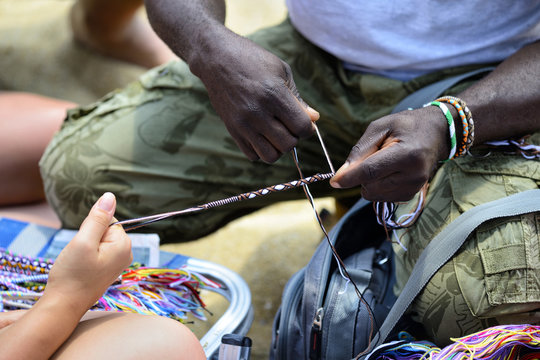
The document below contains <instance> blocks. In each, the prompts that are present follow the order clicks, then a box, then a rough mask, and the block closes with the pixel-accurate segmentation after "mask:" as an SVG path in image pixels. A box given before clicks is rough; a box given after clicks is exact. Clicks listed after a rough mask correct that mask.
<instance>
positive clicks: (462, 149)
mask: <svg viewBox="0 0 540 360" xmlns="http://www.w3.org/2000/svg"><path fill="white" fill-rule="evenodd" d="M436 101H439V102H445V103H448V104H450V105H452V106H453V107H454V108H455V109H456V111H457V113H458V115H459V118H460V119H461V142H460V144H459V146H458V148H457V152H456V156H455V157H459V156H462V155H465V154H466V153H467V139H468V137H469V122H468V121H467V116H466V115H465V111H464V110H463V107H462V106H461V104H460V103H459V102H457V101H456V100H454V99H453V98H447V97H442V98H438V99H437V100H436Z"/></svg>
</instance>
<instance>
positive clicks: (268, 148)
mask: <svg viewBox="0 0 540 360" xmlns="http://www.w3.org/2000/svg"><path fill="white" fill-rule="evenodd" d="M251 146H253V149H254V150H255V151H256V152H257V155H258V156H259V158H260V159H261V160H262V161H264V162H266V163H270V164H271V163H273V162H275V161H276V160H277V159H279V157H280V155H281V154H280V152H279V151H278V150H277V149H276V148H274V146H273V145H272V144H271V143H270V142H269V141H268V139H266V137H264V136H263V135H260V134H258V135H257V136H255V138H254V139H253V142H252V143H251Z"/></svg>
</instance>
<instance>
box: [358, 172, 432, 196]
mask: <svg viewBox="0 0 540 360" xmlns="http://www.w3.org/2000/svg"><path fill="white" fill-rule="evenodd" d="M424 184H425V181H423V180H422V178H421V177H418V176H416V177H413V178H411V177H410V175H409V174H404V173H395V174H392V175H390V176H387V177H385V178H383V179H381V180H380V181H376V182H373V183H371V184H366V185H362V193H363V195H365V196H366V197H365V199H366V200H370V201H392V202H399V201H408V200H410V199H412V198H413V196H414V195H415V194H416V193H417V192H418V191H419V190H420V188H421V187H422V186H423V185H424Z"/></svg>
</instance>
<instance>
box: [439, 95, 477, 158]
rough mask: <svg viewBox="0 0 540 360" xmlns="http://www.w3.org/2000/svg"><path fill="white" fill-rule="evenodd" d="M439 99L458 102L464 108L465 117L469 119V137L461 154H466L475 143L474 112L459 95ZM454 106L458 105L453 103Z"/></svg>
mask: <svg viewBox="0 0 540 360" xmlns="http://www.w3.org/2000/svg"><path fill="white" fill-rule="evenodd" d="M437 101H446V102H449V103H450V101H454V102H456V103H457V104H459V106H460V107H461V108H462V109H463V112H464V114H465V117H466V119H467V127H468V136H467V139H466V140H465V141H464V144H465V148H464V151H463V153H461V151H460V155H462V154H463V155H464V154H466V153H467V152H468V151H469V149H470V148H471V146H472V145H473V142H474V121H473V118H472V113H471V111H470V110H469V107H468V106H467V104H466V103H465V101H463V100H462V99H460V98H458V97H455V96H442V97H440V98H439V99H437ZM452 105H453V104H452ZM453 106H454V107H456V106H455V105H453ZM456 110H457V107H456ZM458 112H459V110H458Z"/></svg>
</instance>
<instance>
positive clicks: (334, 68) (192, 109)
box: [40, 21, 540, 335]
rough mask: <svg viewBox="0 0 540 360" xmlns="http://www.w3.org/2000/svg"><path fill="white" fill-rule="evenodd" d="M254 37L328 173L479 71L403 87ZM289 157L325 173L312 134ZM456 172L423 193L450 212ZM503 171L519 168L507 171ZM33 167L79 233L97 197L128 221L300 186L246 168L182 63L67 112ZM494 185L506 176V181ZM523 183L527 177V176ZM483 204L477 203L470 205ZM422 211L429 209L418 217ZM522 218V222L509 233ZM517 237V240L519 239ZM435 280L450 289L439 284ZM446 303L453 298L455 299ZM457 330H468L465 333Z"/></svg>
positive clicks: (287, 35)
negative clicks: (307, 122) (419, 97)
mask: <svg viewBox="0 0 540 360" xmlns="http://www.w3.org/2000/svg"><path fill="white" fill-rule="evenodd" d="M250 38H251V39H252V40H253V41H255V42H256V43H258V44H259V45H261V46H262V47H264V48H266V49H268V50H269V51H271V52H273V53H274V54H276V55H277V56H278V57H280V58H281V59H283V60H284V61H285V62H287V63H288V64H289V65H290V66H291V69H292V71H293V75H294V79H295V82H296V85H297V88H298V90H299V93H300V94H301V96H302V98H303V99H304V100H305V101H306V102H307V103H308V104H309V105H311V106H312V107H313V108H314V109H316V110H317V111H319V113H320V114H321V117H320V120H319V121H318V126H319V129H320V131H321V133H322V136H323V138H324V139H325V143H326V146H327V148H328V150H329V153H330V155H331V157H332V161H333V163H334V165H336V166H339V165H341V164H342V163H343V162H344V160H345V159H346V157H347V155H348V153H349V151H350V149H351V147H352V146H353V145H354V144H355V143H356V141H357V140H358V138H360V136H361V135H362V133H363V132H364V130H365V129H366V127H367V126H368V124H369V123H370V122H371V121H373V120H375V119H377V118H379V117H381V116H384V115H386V114H388V113H390V111H391V110H392V109H393V107H394V106H395V105H396V104H397V103H398V102H399V101H400V100H401V99H402V98H404V97H405V96H407V95H408V94H410V93H413V92H415V91H416V90H418V89H420V88H422V87H424V86H426V85H429V84H431V83H433V82H435V81H437V80H441V79H444V78H446V77H450V76H453V75H457V74H460V73H463V72H466V71H470V70H472V69H474V68H477V67H480V66H476V67H460V68H453V69H447V70H444V71H440V72H437V73H433V74H428V75H425V76H422V77H419V78H417V79H414V80H411V81H408V82H401V81H398V80H392V79H387V78H383V77H379V76H375V75H369V74H359V73H352V72H348V71H346V70H345V69H344V68H343V67H342V66H341V63H340V62H339V61H337V60H336V59H335V58H333V57H332V56H330V55H328V54H327V53H325V52H323V51H321V50H320V49H318V48H317V47H315V46H313V45H312V44H310V43H309V42H307V41H306V40H305V39H304V38H303V37H302V36H301V35H300V34H299V33H297V32H296V31H295V30H294V29H293V28H292V26H291V24H290V23H289V22H288V21H285V22H284V23H282V24H280V25H278V26H275V27H272V28H268V29H264V30H261V31H259V32H257V33H255V34H253V35H252V36H251V37H250ZM473 81H474V80H469V81H464V82H462V83H460V84H458V85H456V86H455V87H454V88H452V89H449V90H448V93H449V94H456V93H459V92H460V91H461V90H463V89H465V88H466V87H467V86H470V84H472V83H473ZM297 148H298V154H299V159H300V165H301V167H302V171H303V173H304V174H306V175H308V174H315V173H318V172H328V169H327V165H326V161H325V158H324V155H323V153H322V150H321V146H320V144H319V143H318V140H317V139H316V137H312V138H309V139H306V140H302V141H300V143H299V144H298V147H297ZM512 159H513V158H512ZM460 164H461V162H455V164H454V163H452V164H448V165H445V166H444V167H443V168H442V169H441V171H439V173H438V175H437V178H436V180H437V182H435V183H434V184H433V185H432V186H431V188H430V194H433V196H434V197H436V196H438V195H439V193H440V192H442V194H444V195H445V197H444V199H445V201H449V202H450V203H452V204H454V205H453V206H455V207H457V206H458V203H457V202H455V201H453V200H452V196H453V195H452V194H451V193H449V189H447V185H446V183H447V181H448V180H447V177H448V174H449V173H448V172H447V171H446V170H445V169H447V168H449V167H450V166H460ZM508 166H511V167H514V166H520V164H519V163H517V164H515V163H513V162H509V165H508ZM40 168H41V172H42V177H43V181H44V186H45V192H46V195H47V199H48V201H49V203H50V204H51V206H52V207H53V208H54V209H55V211H56V212H57V214H58V215H59V217H60V218H61V220H62V223H63V226H64V227H67V228H77V227H78V226H79V225H80V223H81V221H82V219H83V218H84V217H85V216H86V214H87V213H88V209H89V208H90V207H91V206H92V204H93V203H94V202H95V201H96V200H97V199H98V198H99V196H101V194H103V193H104V192H105V191H112V192H114V193H115V195H116V196H117V200H118V206H117V212H116V216H117V218H119V219H124V218H132V217H139V216H145V215H150V214H154V213H157V212H165V211H173V210H178V209H183V208H186V207H190V206H193V205H199V204H203V203H205V202H207V201H212V200H217V199H222V198H225V197H229V196H231V195H235V194H238V193H242V192H246V191H251V190H255V189H259V188H262V187H265V186H268V185H273V184H278V183H282V182H285V181H289V180H293V179H296V178H298V173H297V170H296V168H295V166H294V163H293V160H292V157H291V156H284V157H283V158H282V159H280V160H279V161H277V162H276V163H275V164H272V165H269V164H264V163H261V162H250V161H249V160H247V158H246V157H245V156H244V155H243V154H242V153H241V152H240V151H239V150H238V148H237V146H236V144H235V143H234V141H233V139H232V138H231V137H230V136H229V134H228V132H227V130H226V128H225V126H224V125H223V123H222V122H221V121H220V119H219V118H218V116H217V115H216V113H215V112H214V110H213V108H212V106H211V104H210V102H209V99H208V96H207V93H206V90H205V88H204V86H203V84H202V83H201V82H200V81H199V79H198V78H196V77H195V76H194V75H192V74H191V73H190V72H189V69H188V67H187V65H186V64H185V63H183V62H180V61H175V62H171V63H169V64H166V65H164V66H161V67H158V68H155V69H152V70H150V71H149V72H147V73H146V74H144V75H143V76H141V77H140V78H139V79H138V80H137V81H135V82H133V83H132V84H130V85H129V86H127V87H125V88H123V89H121V90H118V91H114V92H112V93H110V94H108V95H107V96H105V97H104V98H102V99H100V100H99V101H97V102H96V103H94V104H91V105H88V106H83V107H80V108H77V109H75V110H72V111H70V112H69V113H68V116H67V118H66V120H65V122H64V124H63V126H62V128H61V130H60V131H59V132H58V134H57V135H56V136H55V137H54V139H53V140H52V142H51V143H50V144H49V146H48V148H47V150H46V152H45V153H44V155H43V157H42V159H41V162H40ZM538 173H540V172H539V171H536V174H538ZM493 176H494V177H499V180H501V179H502V175H493ZM523 177H524V178H526V179H531V178H532V174H529V173H525V174H523ZM483 179H485V180H486V181H484V182H485V183H491V179H487V178H486V177H485V176H484V175H478V180H477V181H478V183H483V182H482V180H483ZM501 181H503V182H504V180H501ZM530 181H533V182H534V180H530ZM482 186H484V185H482ZM439 187H440V188H441V189H442V190H438V188H439ZM445 189H446V190H445ZM518 190H519V189H518ZM518 190H517V191H518ZM312 192H313V193H314V194H315V195H324V196H327V195H331V196H336V197H340V196H351V195H358V192H357V190H352V191H349V192H346V191H343V190H341V191H336V190H334V189H331V188H330V187H329V186H328V184H327V183H323V184H317V185H316V186H313V187H312ZM488 192H490V190H488ZM303 196H304V195H303V192H302V191H301V190H298V191H294V190H291V191H287V192H283V193H278V194H273V195H271V196H266V197H263V198H258V199H256V200H249V201H244V202H240V203H235V204H231V205H228V206H224V207H220V208H215V209H212V210H211V211H204V212H200V213H196V214H193V215H187V216H182V217H181V218H176V219H171V220H167V221H163V222H158V223H156V224H153V225H152V226H149V227H148V228H146V229H145V230H147V231H152V232H158V233H159V234H160V236H161V238H162V241H164V242H174V241H185V240H191V239H197V238H199V237H201V236H203V235H205V234H208V233H210V232H212V231H214V230H216V229H217V228H219V227H220V226H222V225H223V224H225V223H227V222H228V221H230V220H232V219H234V218H237V217H239V216H242V215H244V214H247V213H249V212H252V211H254V210H256V209H259V208H261V207H263V206H265V205H268V204H270V203H274V202H276V201H281V200H288V199H300V198H302V197H303ZM487 200H489V199H483V198H482V197H481V196H480V197H479V198H478V199H476V200H475V202H474V203H478V202H482V201H487ZM456 201H457V200H456ZM430 204H431V203H430ZM467 204H468V205H472V204H473V203H469V202H468V203H467ZM430 213H431V210H430V208H429V204H428V208H426V214H425V215H423V216H422V219H423V218H424V217H426V218H428V217H429V214H430ZM452 216H453V215H452ZM422 219H421V221H420V222H419V224H418V225H417V226H416V227H415V231H416V232H417V235H415V236H419V237H422V236H423V238H415V243H417V244H418V246H419V248H420V247H421V246H423V245H425V243H426V242H428V241H429V239H431V237H432V236H433V235H434V234H436V232H437V229H440V228H441V227H442V226H444V224H445V223H447V221H448V219H447V218H445V217H442V215H441V216H438V217H436V220H438V221H439V222H438V223H437V224H438V225H436V226H434V225H431V223H430V225H429V226H430V230H431V232H426V231H424V225H423V223H424V222H423V221H422ZM430 220H431V219H430ZM524 221H525V220H522V219H519V220H518V222H517V224H521V223H522V222H524ZM530 221H531V220H530V219H529V220H527V223H529V222H530ZM276 225H277V224H276ZM520 226H522V225H516V227H520ZM537 230H538V229H536V234H538V231H537ZM528 231H529V230H528ZM530 231H533V229H530ZM500 232H503V231H502V230H501V231H500ZM412 233H413V232H412V231H411V234H412ZM483 233H484V234H485V236H487V239H488V240H487V241H488V242H489V241H491V240H490V239H491V238H492V237H494V238H497V239H498V237H499V235H498V233H499V232H498V231H491V232H489V231H488V232H485V231H484V232H483ZM520 234H522V233H520ZM521 239H522V240H521V241H522V242H524V241H525V239H524V237H523V236H521ZM494 241H495V242H498V241H499V240H494ZM527 241H529V240H527ZM536 241H538V238H536ZM467 246H469V244H468V245H467ZM412 251H416V250H414V249H413V250H412ZM398 254H399V253H398ZM409 255H410V254H405V255H403V254H399V256H401V257H403V263H407V262H408V261H413V260H414V259H413V257H411V258H410V259H409V258H408V256H409ZM460 256H461V255H460ZM457 258H459V256H458V257H457ZM459 261H461V260H459ZM403 269H405V270H408V267H403ZM445 269H446V268H445ZM445 269H443V270H441V272H442V273H444V271H446V270H445ZM477 270H478V271H479V272H478V275H477V277H482V276H483V271H482V269H475V271H477ZM445 276H446V275H445ZM434 281H435V280H434ZM442 281H443V282H444V283H447V281H446V278H445V277H443V279H442ZM538 283H540V281H538ZM441 286H442V285H441ZM441 286H439V287H441ZM449 294H450V295H452V297H455V296H457V295H456V294H454V290H451V291H449V292H448V293H447V294H446V295H449ZM430 301H431V300H430ZM449 301H450V300H449ZM529 310H530V309H529ZM526 311H528V310H527V309H526ZM456 316H458V315H456ZM459 316H462V315H461V314H459ZM459 316H458V317H459ZM467 316H469V317H471V318H472V319H477V317H478V316H479V315H478V314H477V313H475V312H470V313H468V315H467ZM480 316H482V314H480ZM422 320H423V319H422ZM452 321H455V320H452ZM471 321H472V320H471ZM460 329H461V330H464V331H468V330H469V329H470V327H462V328H460ZM452 335H459V334H458V333H457V332H453V333H452Z"/></svg>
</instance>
